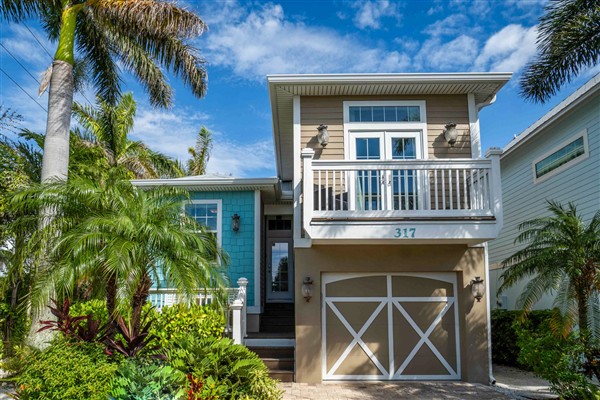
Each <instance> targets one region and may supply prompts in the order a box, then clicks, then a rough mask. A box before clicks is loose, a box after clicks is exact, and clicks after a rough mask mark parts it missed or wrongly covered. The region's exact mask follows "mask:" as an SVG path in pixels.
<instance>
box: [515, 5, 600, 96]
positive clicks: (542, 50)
mask: <svg viewBox="0 0 600 400" xmlns="http://www.w3.org/2000/svg"><path fill="white" fill-rule="evenodd" d="M598 21H600V4H599V3H598V0H550V2H549V3H548V5H547V6H546V8H545V14H544V15H543V16H542V17H541V18H540V24H539V26H538V39H537V48H538V56H537V58H536V59H535V60H534V61H533V62H531V63H529V64H528V65H527V67H526V68H525V72H524V73H523V76H522V77H521V94H522V95H523V96H524V97H525V98H527V99H530V100H533V101H535V102H540V103H545V102H546V101H547V100H548V99H549V98H550V97H551V96H553V95H554V94H555V93H556V92H557V91H558V89H559V88H560V87H561V86H562V85H563V84H564V83H566V82H570V81H571V79H573V78H574V77H575V76H577V74H578V73H579V71H580V70H581V69H583V68H586V67H592V66H594V65H596V64H597V63H598V61H600V23H598Z"/></svg>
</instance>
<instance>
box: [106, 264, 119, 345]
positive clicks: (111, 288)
mask: <svg viewBox="0 0 600 400" xmlns="http://www.w3.org/2000/svg"><path fill="white" fill-rule="evenodd" d="M106 311H107V312H108V328H107V332H106V334H107V335H108V338H109V339H113V338H114V336H115V332H116V330H117V276H116V275H115V274H112V275H111V276H110V277H109V278H108V281H107V282H106Z"/></svg>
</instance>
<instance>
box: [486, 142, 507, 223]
mask: <svg viewBox="0 0 600 400" xmlns="http://www.w3.org/2000/svg"><path fill="white" fill-rule="evenodd" d="M501 155H502V149H500V148H497V147H491V148H490V149H488V151H486V152H485V157H486V158H489V159H490V161H491V162H492V170H491V172H490V175H491V177H492V179H491V185H490V190H491V192H492V193H491V196H490V198H491V200H492V202H493V204H492V211H493V212H494V217H496V228H497V232H500V230H501V229H502V225H503V223H504V221H503V215H504V211H503V209H502V175H501V174H500V156H501Z"/></svg>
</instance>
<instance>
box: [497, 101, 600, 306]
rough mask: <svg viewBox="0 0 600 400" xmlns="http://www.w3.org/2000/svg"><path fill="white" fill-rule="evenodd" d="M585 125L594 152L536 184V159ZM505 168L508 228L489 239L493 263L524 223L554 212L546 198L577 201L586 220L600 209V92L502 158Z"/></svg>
mask: <svg viewBox="0 0 600 400" xmlns="http://www.w3.org/2000/svg"><path fill="white" fill-rule="evenodd" d="M586 128H587V136H588V145H589V157H588V158H587V159H586V160H583V161H581V162H579V163H577V164H575V165H573V166H571V167H569V168H568V169H566V170H563V171H562V172H560V173H558V174H556V175H554V176H551V177H549V178H548V179H546V180H544V181H542V182H539V183H537V184H535V183H534V181H533V169H532V163H533V161H534V160H536V159H537V158H539V157H540V156H542V155H544V154H545V153H547V152H549V151H551V150H552V149H554V148H556V146H558V145H560V144H561V143H562V142H564V141H565V140H568V139H569V138H571V137H573V136H574V135H576V134H578V133H579V132H581V131H582V130H583V129H586ZM501 168H502V192H503V193H502V195H503V206H504V228H503V229H502V232H501V233H500V236H499V237H498V238H497V239H496V240H493V241H491V242H490V244H489V250H490V262H491V263H492V264H494V263H498V262H501V261H502V260H504V259H506V258H507V257H509V256H510V255H511V254H513V253H514V252H515V251H516V250H517V249H518V248H519V247H516V246H515V245H514V239H515V237H516V236H517V234H518V225H519V224H520V223H522V222H524V221H526V220H529V219H532V218H536V217H542V216H546V215H548V214H549V213H548V211H547V203H546V200H553V201H557V202H560V203H563V204H566V203H568V202H573V203H575V204H576V205H577V210H578V212H579V214H580V215H581V216H582V217H583V219H584V220H585V221H586V222H588V221H589V220H590V219H591V218H592V216H593V215H594V214H595V213H596V212H597V211H598V210H600V96H599V95H596V96H595V97H594V98H592V99H589V100H588V101H586V102H585V103H583V104H581V105H580V106H579V107H578V108H577V109H576V110H574V111H571V112H570V113H569V114H568V115H566V116H565V117H563V118H561V119H560V120H558V121H557V122H555V123H553V124H552V125H551V126H549V127H547V128H546V129H545V130H544V131H543V132H540V133H538V134H537V135H536V137H535V138H533V139H531V140H530V141H529V142H528V143H525V144H523V145H522V146H521V147H520V148H518V149H516V150H514V151H513V152H512V153H510V154H508V155H507V156H505V157H503V158H502V160H501ZM515 295H516V294H515V293H512V294H511V296H512V297H514V296H515Z"/></svg>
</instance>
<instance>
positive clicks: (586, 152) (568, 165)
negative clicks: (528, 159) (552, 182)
mask: <svg viewBox="0 0 600 400" xmlns="http://www.w3.org/2000/svg"><path fill="white" fill-rule="evenodd" d="M582 137H583V154H581V155H580V156H577V157H576V158H574V159H572V160H569V161H567V162H566V163H564V164H563V165H561V166H560V167H558V168H555V169H553V170H552V171H550V172H548V173H547V174H544V175H542V176H540V177H539V178H538V177H537V174H536V171H535V165H536V164H537V163H539V162H540V161H542V160H543V159H545V158H547V157H550V156H551V155H552V154H554V153H556V152H557V151H559V150H560V149H562V148H563V147H565V146H567V145H569V144H571V143H573V142H574V141H576V140H577V139H579V138H582ZM589 156H590V149H589V146H588V134H587V128H585V129H584V130H582V131H580V132H579V133H577V134H575V135H573V136H571V137H569V138H568V139H566V140H564V141H562V142H561V143H560V144H558V145H556V146H555V147H553V148H552V150H550V151H547V152H545V153H544V154H543V155H541V156H539V157H537V158H536V159H535V160H533V162H532V163H531V171H532V172H533V183H534V184H538V183H540V182H544V181H545V180H547V179H549V178H551V177H553V176H554V175H557V174H560V173H561V172H563V171H565V170H567V169H569V168H571V167H572V166H574V165H576V164H578V163H580V162H582V161H583V160H586V159H587V158H588V157H589Z"/></svg>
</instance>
